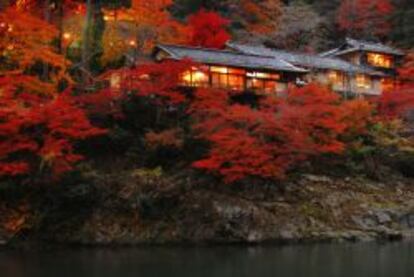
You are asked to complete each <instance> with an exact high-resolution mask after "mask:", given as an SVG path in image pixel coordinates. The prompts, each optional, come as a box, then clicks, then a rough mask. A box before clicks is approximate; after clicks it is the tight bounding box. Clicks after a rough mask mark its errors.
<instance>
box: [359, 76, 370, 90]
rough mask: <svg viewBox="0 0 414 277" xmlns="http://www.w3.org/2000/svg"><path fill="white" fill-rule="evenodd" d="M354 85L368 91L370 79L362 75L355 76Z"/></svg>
mask: <svg viewBox="0 0 414 277" xmlns="http://www.w3.org/2000/svg"><path fill="white" fill-rule="evenodd" d="M356 84H357V86H358V87H359V88H364V89H368V88H370V87H371V79H370V78H369V77H368V76H366V75H363V74H359V75H357V76H356Z"/></svg>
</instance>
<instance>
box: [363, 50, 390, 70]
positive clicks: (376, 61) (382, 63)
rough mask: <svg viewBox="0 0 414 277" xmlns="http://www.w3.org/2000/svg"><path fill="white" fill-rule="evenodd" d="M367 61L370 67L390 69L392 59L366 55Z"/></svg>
mask: <svg viewBox="0 0 414 277" xmlns="http://www.w3.org/2000/svg"><path fill="white" fill-rule="evenodd" d="M367 60H368V63H369V64H370V65H373V66H377V67H385V68H390V67H391V66H392V58H391V57H390V56H387V55H383V54H377V53H368V54H367Z"/></svg>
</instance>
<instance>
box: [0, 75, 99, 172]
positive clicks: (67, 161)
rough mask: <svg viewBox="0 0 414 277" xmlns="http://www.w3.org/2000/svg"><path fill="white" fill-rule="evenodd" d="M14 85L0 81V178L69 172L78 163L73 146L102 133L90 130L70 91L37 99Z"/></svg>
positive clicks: (90, 127)
mask: <svg viewBox="0 0 414 277" xmlns="http://www.w3.org/2000/svg"><path fill="white" fill-rule="evenodd" d="M13 78H14V82H16V81H18V80H19V77H18V76H14V77H13ZM25 78H26V76H22V79H21V80H22V82H24V81H25V80H24V79H25ZM14 82H10V80H9V77H2V78H0V88H1V97H0V176H10V175H12V176H14V175H20V174H24V173H29V172H36V171H38V170H46V169H50V170H51V172H52V173H53V175H54V176H59V175H60V174H61V173H64V172H67V171H69V170H71V169H72V166H73V165H74V164H75V163H76V162H78V161H79V160H81V159H82V156H81V155H79V154H76V153H75V149H74V143H76V142H77V141H80V140H84V139H87V138H89V137H93V136H97V135H101V134H103V133H104V132H105V131H104V130H101V129H99V128H96V127H94V126H92V124H91V123H90V121H89V120H88V118H87V116H86V114H85V112H84V110H82V109H81V108H79V107H78V106H77V105H76V101H75V99H74V98H73V97H72V96H71V94H70V91H66V92H64V93H62V94H55V95H54V96H45V95H38V94H33V93H26V92H24V91H22V90H21V88H20V87H16V86H15V85H14Z"/></svg>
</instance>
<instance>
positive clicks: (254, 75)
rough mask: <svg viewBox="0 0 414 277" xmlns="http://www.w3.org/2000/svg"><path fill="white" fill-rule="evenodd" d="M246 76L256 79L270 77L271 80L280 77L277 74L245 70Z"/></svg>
mask: <svg viewBox="0 0 414 277" xmlns="http://www.w3.org/2000/svg"><path fill="white" fill-rule="evenodd" d="M247 77H251V78H258V79H271V80H279V79H280V75H279V74H274V73H265V72H247Z"/></svg>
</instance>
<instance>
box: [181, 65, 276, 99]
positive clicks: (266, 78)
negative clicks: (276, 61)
mask: <svg viewBox="0 0 414 277" xmlns="http://www.w3.org/2000/svg"><path fill="white" fill-rule="evenodd" d="M278 80H280V75H279V74H275V73H267V72H255V71H247V70H244V69H239V68H230V67H223V66H210V67H208V66H203V67H200V68H192V70H191V71H188V72H185V73H184V74H183V77H182V81H183V84H184V85H186V86H192V87H208V86H212V87H214V88H222V89H231V90H239V91H241V90H244V89H251V90H257V91H264V92H266V93H272V92H276V90H277V84H278V82H277V81H278Z"/></svg>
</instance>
